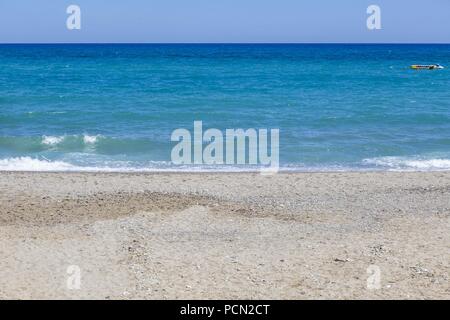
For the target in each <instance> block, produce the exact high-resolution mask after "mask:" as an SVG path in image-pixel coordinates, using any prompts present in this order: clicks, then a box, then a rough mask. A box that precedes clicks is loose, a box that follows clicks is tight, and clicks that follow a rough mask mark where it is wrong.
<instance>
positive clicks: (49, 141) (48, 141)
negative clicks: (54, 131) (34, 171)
mask: <svg viewBox="0 0 450 320" xmlns="http://www.w3.org/2000/svg"><path fill="white" fill-rule="evenodd" d="M63 140H64V137H53V136H43V137H42V144H45V145H48V146H53V145H56V144H58V143H61V142H62V141H63Z"/></svg>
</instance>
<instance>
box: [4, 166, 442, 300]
mask: <svg viewBox="0 0 450 320" xmlns="http://www.w3.org/2000/svg"><path fill="white" fill-rule="evenodd" d="M449 199H450V173H449V172H434V173H432V172H428V173H418V172H416V173H394V172H380V173H361V172H360V173H356V172H355V173H284V174H277V175H273V176H263V175H259V174H251V173H233V174H232V173H227V174H225V173H223V174H220V173H217V174H210V173H197V174H194V173H192V174H186V173H178V174H175V173H173V174H169V173H158V174H119V173H6V172H3V173H0V244H1V246H0V298H2V299H16V298H18V299H62V298H69V299H77V298H81V299H141V298H143V299H313V298H319V299H326V298H330V299H356V298H363V299H387V298H389V299H438V298H443V299H448V298H450V286H449V277H450V275H449V272H450V257H449V252H450V251H449V249H450V232H449V230H450V220H449V217H450V200H449ZM374 268H375V269H374ZM377 268H378V269H377ZM74 270H78V271H79V274H77V276H78V275H79V277H78V279H79V282H78V284H79V286H78V287H77V286H75V287H73V283H74V282H73V275H74V273H73V271H74ZM371 270H372V271H373V270H379V272H380V273H379V275H380V279H379V287H378V288H373V287H370V286H369V287H368V278H370V277H371V275H372V274H371V272H372V271H371ZM75 283H76V282H75Z"/></svg>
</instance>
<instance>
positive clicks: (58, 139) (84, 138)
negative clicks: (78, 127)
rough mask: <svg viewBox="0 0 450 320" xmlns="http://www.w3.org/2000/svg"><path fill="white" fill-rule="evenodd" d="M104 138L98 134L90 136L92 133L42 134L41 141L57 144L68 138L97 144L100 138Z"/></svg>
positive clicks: (45, 143)
mask: <svg viewBox="0 0 450 320" xmlns="http://www.w3.org/2000/svg"><path fill="white" fill-rule="evenodd" d="M99 138H102V136H101V135H96V136H90V135H86V134H85V135H82V136H77V135H74V136H66V135H65V136H56V137H55V136H42V141H41V143H42V144H44V145H51V146H53V145H57V144H60V143H63V142H64V141H67V140H72V141H77V140H82V141H83V143H85V144H95V143H97V141H98V139H99Z"/></svg>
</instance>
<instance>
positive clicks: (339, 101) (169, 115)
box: [0, 45, 450, 170]
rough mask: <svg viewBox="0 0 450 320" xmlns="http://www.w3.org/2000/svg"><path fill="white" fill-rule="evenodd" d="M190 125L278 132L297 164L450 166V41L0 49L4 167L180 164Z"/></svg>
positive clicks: (292, 164)
mask: <svg viewBox="0 0 450 320" xmlns="http://www.w3.org/2000/svg"><path fill="white" fill-rule="evenodd" d="M430 63H440V64H441V65H444V66H447V68H446V69H444V70H434V71H429V70H423V71H414V70H411V69H409V66H410V65H411V64H430ZM195 120H201V121H203V126H204V127H205V129H206V128H218V129H222V130H224V129H227V128H243V129H247V128H255V129H259V128H268V129H270V128H278V129H280V159H281V165H282V166H283V167H285V168H289V169H296V170H366V169H369V170H373V169H375V170H378V169H381V170H390V169H404V170H440V169H450V45H0V170H92V169H98V170H110V169H114V170H133V169H134V170H153V169H158V170H159V169H167V168H172V169H180V168H179V167H176V166H175V167H174V166H173V165H172V164H171V163H170V153H171V149H172V147H173V146H174V145H175V143H173V142H171V141H170V135H171V133H172V131H173V130H175V129H177V128H187V129H190V130H192V128H193V122H194V121H195ZM184 169H188V170H189V167H185V168H184ZM217 169H219V168H217ZM221 169H222V170H223V169H224V168H221ZM226 169H229V170H231V169H232V168H231V167H229V168H226Z"/></svg>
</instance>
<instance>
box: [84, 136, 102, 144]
mask: <svg viewBox="0 0 450 320" xmlns="http://www.w3.org/2000/svg"><path fill="white" fill-rule="evenodd" d="M99 137H100V136H88V135H84V136H83V141H84V143H85V144H94V143H97V140H98V138H99Z"/></svg>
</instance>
